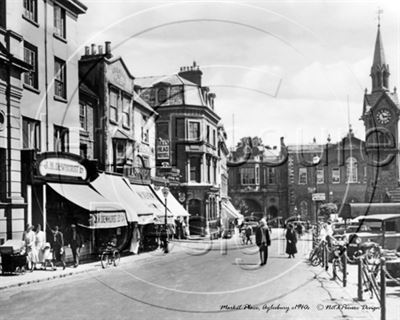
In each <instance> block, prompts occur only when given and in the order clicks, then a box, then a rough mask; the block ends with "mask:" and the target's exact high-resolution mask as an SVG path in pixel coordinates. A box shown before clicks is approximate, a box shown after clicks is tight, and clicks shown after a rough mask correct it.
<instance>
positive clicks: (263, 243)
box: [256, 219, 271, 266]
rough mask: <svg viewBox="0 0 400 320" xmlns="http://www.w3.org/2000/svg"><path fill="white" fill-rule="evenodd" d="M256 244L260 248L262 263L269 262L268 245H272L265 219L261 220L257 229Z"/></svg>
mask: <svg viewBox="0 0 400 320" xmlns="http://www.w3.org/2000/svg"><path fill="white" fill-rule="evenodd" d="M256 244H257V246H258V248H259V250H260V260H261V263H260V265H261V266H263V265H265V264H267V260H268V247H269V246H270V245H271V238H270V235H269V229H268V226H267V222H266V221H265V219H261V220H260V224H259V226H258V228H257V230H256Z"/></svg>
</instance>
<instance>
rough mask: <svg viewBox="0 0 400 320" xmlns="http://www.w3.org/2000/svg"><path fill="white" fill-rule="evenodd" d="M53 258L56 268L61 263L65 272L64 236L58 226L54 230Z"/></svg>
mask: <svg viewBox="0 0 400 320" xmlns="http://www.w3.org/2000/svg"><path fill="white" fill-rule="evenodd" d="M53 258H54V266H56V265H57V262H59V261H60V262H61V264H62V266H63V270H65V251H64V235H63V233H62V232H61V231H60V230H59V228H58V226H55V227H54V230H53Z"/></svg>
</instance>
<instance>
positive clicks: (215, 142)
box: [213, 130, 217, 147]
mask: <svg viewBox="0 0 400 320" xmlns="http://www.w3.org/2000/svg"><path fill="white" fill-rule="evenodd" d="M213 146H214V147H216V146H217V136H216V132H215V130H213Z"/></svg>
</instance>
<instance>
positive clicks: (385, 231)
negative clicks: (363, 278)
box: [346, 214, 400, 257]
mask: <svg viewBox="0 0 400 320" xmlns="http://www.w3.org/2000/svg"><path fill="white" fill-rule="evenodd" d="M356 228H357V229H356V231H355V232H354V233H347V234H346V237H347V241H348V247H347V252H348V255H349V257H352V256H353V255H354V253H355V252H356V251H358V250H362V251H363V252H365V251H366V250H368V249H369V248H371V246H373V245H374V244H377V245H379V246H381V247H382V248H383V249H390V250H396V251H400V215H399V214H375V215H369V216H365V217H363V218H361V219H359V224H358V225H357V226H356Z"/></svg>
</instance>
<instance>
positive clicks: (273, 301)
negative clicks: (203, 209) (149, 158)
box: [0, 235, 343, 320]
mask: <svg viewBox="0 0 400 320" xmlns="http://www.w3.org/2000/svg"><path fill="white" fill-rule="evenodd" d="M275 236H276V235H275ZM309 246H310V242H309V241H299V245H298V247H299V254H298V255H297V256H296V258H295V259H288V258H287V256H286V255H285V254H284V242H283V240H274V241H273V243H272V246H271V247H270V254H269V259H268V263H267V265H266V266H259V256H258V249H257V247H256V246H254V245H248V246H243V245H242V244H239V243H237V241H235V240H229V241H226V240H217V241H214V242H208V241H194V242H193V241H192V242H189V241H186V242H179V243H174V244H173V247H172V249H171V253H170V254H167V255H164V254H163V253H161V252H154V253H153V254H151V255H149V256H148V257H147V258H146V259H141V260H138V261H135V263H129V264H127V263H124V264H121V265H120V266H118V267H112V268H109V269H106V270H101V269H100V268H99V270H98V271H93V272H90V273H85V274H80V275H75V276H72V277H68V278H63V279H58V280H53V281H47V282H43V283H38V284H33V285H30V286H26V287H22V288H11V289H8V290H3V291H1V292H0V318H2V316H4V315H6V316H5V317H4V319H7V320H10V319H41V320H43V319H163V320H164V319H241V320H244V319H321V316H322V315H321V312H319V311H318V310H317V307H316V306H317V302H320V303H329V301H330V299H329V294H328V292H327V291H326V290H325V289H324V288H321V286H320V285H319V283H316V280H315V271H313V270H315V268H314V269H312V268H310V267H309V266H308V265H307V264H306V263H305V259H304V257H305V255H306V253H307V252H308V250H309ZM316 290H319V291H318V292H317V291H316ZM328 314H329V315H331V316H332V317H328ZM341 316H343V313H342V312H341V311H340V310H331V311H329V313H328V312H326V311H324V316H323V317H324V318H325V319H335V318H340V317H341Z"/></svg>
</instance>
